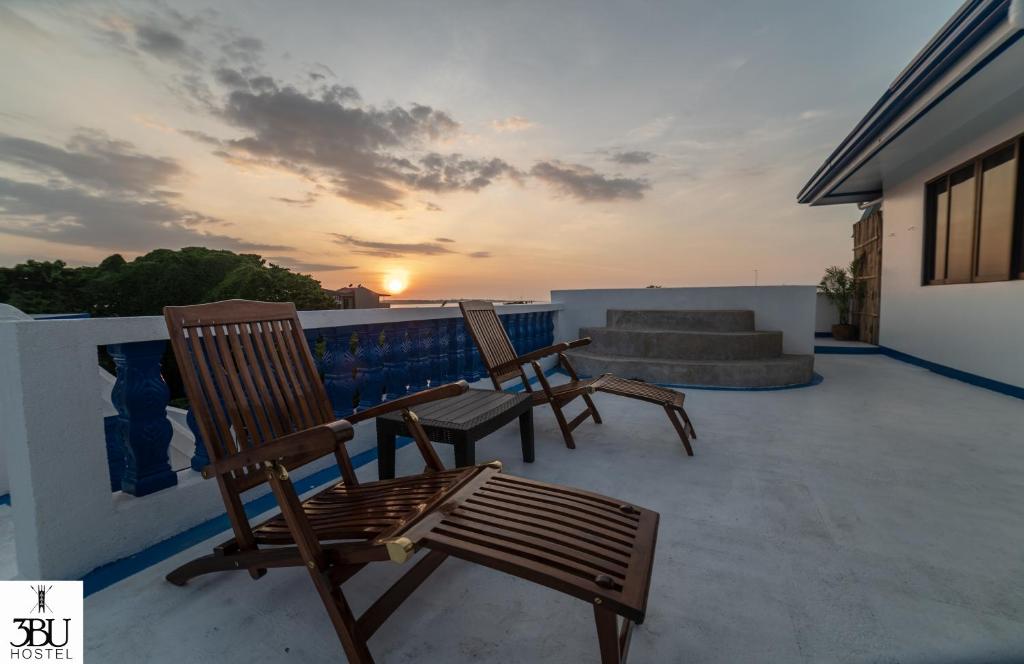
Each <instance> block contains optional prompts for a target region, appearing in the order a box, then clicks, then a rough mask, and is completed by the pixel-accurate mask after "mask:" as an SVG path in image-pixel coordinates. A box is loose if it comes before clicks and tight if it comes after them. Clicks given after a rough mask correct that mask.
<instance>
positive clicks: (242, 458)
mask: <svg viewBox="0 0 1024 664" xmlns="http://www.w3.org/2000/svg"><path fill="white" fill-rule="evenodd" d="M353 436H354V432H353V431H352V425H351V424H350V423H349V422H348V421H346V420H336V421H334V422H331V423H329V424H320V425H318V426H315V427H310V428H309V429H303V430H302V431H296V432H295V433H290V434H288V435H287V436H281V437H280V438H275V439H274V440H271V441H270V442H268V443H264V444H263V445H260V446H259V447H252V448H249V449H245V450H242V451H241V452H236V453H235V454H232V455H231V456H229V457H227V458H226V459H220V460H219V461H214V462H213V463H211V464H210V465H208V466H206V467H205V468H203V477H204V478H210V477H213V476H214V475H223V474H224V473H228V472H231V471H234V470H241V469H242V468H245V467H247V466H258V465H260V464H263V463H266V462H267V461H281V460H282V459H284V458H286V457H293V456H298V455H301V454H312V453H321V454H327V453H328V452H333V451H334V450H336V449H338V445H341V444H342V443H345V442H346V441H349V440H352V437H353Z"/></svg>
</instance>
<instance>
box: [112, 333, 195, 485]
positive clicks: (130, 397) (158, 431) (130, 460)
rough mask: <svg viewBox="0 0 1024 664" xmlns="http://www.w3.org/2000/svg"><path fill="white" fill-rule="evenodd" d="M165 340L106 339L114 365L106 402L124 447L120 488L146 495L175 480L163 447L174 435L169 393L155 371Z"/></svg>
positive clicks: (157, 367) (158, 368)
mask: <svg viewBox="0 0 1024 664" xmlns="http://www.w3.org/2000/svg"><path fill="white" fill-rule="evenodd" d="M166 348H167V342H166V341H143V342H137V343H126V344H111V345H109V346H107V351H108V352H109V353H110V356H111V357H112V358H113V359H114V364H115V365H117V380H115V381H114V388H113V391H112V393H111V401H112V402H113V404H114V407H115V408H116V409H117V416H118V419H119V422H118V426H117V427H115V428H114V429H115V431H116V432H117V434H118V435H119V437H120V438H121V443H122V446H123V449H124V473H123V474H122V476H121V490H122V491H124V492H125V493H130V494H132V495H133V496H145V495H148V494H151V493H154V492H156V491H159V490H160V489H166V488H167V487H169V486H174V485H175V484H177V483H178V476H177V475H176V474H175V473H174V471H173V470H171V464H170V462H169V459H168V456H167V451H168V448H169V447H170V445H171V437H172V436H173V435H174V433H173V430H172V429H171V423H170V422H169V421H168V420H167V401H168V400H169V399H170V396H171V393H170V390H169V389H168V388H167V383H165V382H164V378H163V375H162V374H161V373H160V360H161V359H162V358H163V355H164V351H165V350H166Z"/></svg>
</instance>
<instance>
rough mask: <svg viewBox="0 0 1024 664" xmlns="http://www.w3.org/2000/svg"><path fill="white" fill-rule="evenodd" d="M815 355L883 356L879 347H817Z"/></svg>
mask: <svg viewBox="0 0 1024 664" xmlns="http://www.w3.org/2000/svg"><path fill="white" fill-rule="evenodd" d="M814 354H815V355H881V354H882V349H881V348H880V347H878V346H815V347H814Z"/></svg>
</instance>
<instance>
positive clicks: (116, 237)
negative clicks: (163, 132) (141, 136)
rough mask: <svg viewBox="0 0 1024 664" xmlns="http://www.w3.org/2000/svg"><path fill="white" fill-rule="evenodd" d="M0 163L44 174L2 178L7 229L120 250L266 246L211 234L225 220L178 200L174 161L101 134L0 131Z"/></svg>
mask: <svg viewBox="0 0 1024 664" xmlns="http://www.w3.org/2000/svg"><path fill="white" fill-rule="evenodd" d="M0 162H6V163H8V164H10V165H12V166H14V167H15V168H17V169H20V170H21V171H24V172H25V174H26V175H27V176H28V177H30V178H31V177H32V176H35V177H41V178H42V179H43V182H38V181H36V182H31V181H19V180H13V179H10V178H0V232H3V233H9V234H14V235H20V236H24V237H34V238H40V239H44V240H50V241H53V242H63V243H67V244H75V245H83V246H92V247H102V248H108V249H109V248H113V249H117V250H121V249H124V250H139V251H148V250H150V249H153V248H154V247H183V246H190V245H196V244H204V245H206V246H212V247H218V248H224V249H235V250H251V249H257V248H267V247H268V245H264V244H259V243H255V242H249V241H244V240H239V239H237V238H233V237H228V236H225V235H220V234H217V233H210V232H208V231H207V230H206V229H207V228H209V227H211V226H223V225H225V223H224V222H223V220H220V219H217V218H215V217H211V216H209V215H205V214H203V213H201V212H196V211H194V210H190V209H188V208H186V207H183V206H181V205H179V204H178V203H177V202H176V199H177V198H178V197H179V196H180V194H179V193H178V192H176V191H172V190H169V189H166V188H165V187H166V186H167V185H168V184H170V183H171V181H173V180H174V178H176V177H177V176H179V175H181V174H182V173H183V169H182V168H181V166H180V165H179V164H178V163H177V162H176V161H175V160H173V159H170V158H166V157H154V156H151V155H146V154H142V153H140V152H139V151H138V150H136V149H135V146H134V145H132V144H131V143H128V142H127V141H118V140H115V139H111V138H110V137H108V136H107V135H106V134H103V133H101V132H97V131H90V130H79V131H78V132H77V133H76V134H75V135H74V136H73V137H72V138H71V139H70V140H69V141H68V142H67V144H66V145H65V146H64V147H63V148H62V147H57V146H53V145H49V144H47V143H42V142H40V141H35V140H31V139H27V138H20V137H17V136H10V135H7V134H0ZM269 246H270V247H274V246H277V247H278V248H280V249H284V248H286V247H281V246H279V245H269Z"/></svg>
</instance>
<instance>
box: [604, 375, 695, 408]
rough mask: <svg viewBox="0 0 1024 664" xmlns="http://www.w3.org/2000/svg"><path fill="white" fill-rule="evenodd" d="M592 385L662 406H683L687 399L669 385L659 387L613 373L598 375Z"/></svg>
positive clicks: (611, 392) (605, 390) (622, 395)
mask: <svg viewBox="0 0 1024 664" xmlns="http://www.w3.org/2000/svg"><path fill="white" fill-rule="evenodd" d="M591 385H592V386H593V388H594V389H595V390H596V391H598V392H607V393H609V394H617V395H619V396H621V397H630V398H632V399H640V400H641V401H648V402H650V403H656V404H658V405H661V406H672V407H674V408H682V407H683V401H685V400H686V395H685V394H683V393H682V392H679V391H677V390H672V389H669V388H667V387H659V386H658V385H651V384H650V383H644V382H641V381H639V380H629V379H628V378H619V377H618V376H613V375H612V374H604V375H602V376H598V377H597V378H595V379H594V382H593V383H591Z"/></svg>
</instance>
